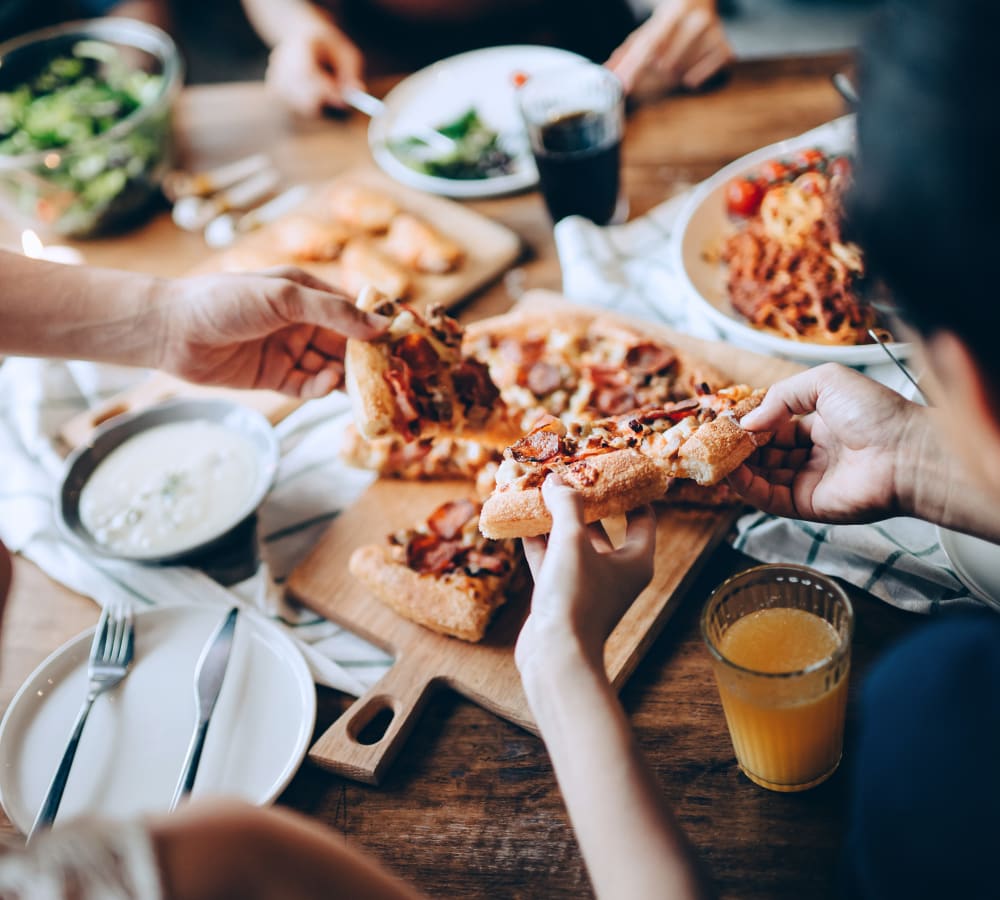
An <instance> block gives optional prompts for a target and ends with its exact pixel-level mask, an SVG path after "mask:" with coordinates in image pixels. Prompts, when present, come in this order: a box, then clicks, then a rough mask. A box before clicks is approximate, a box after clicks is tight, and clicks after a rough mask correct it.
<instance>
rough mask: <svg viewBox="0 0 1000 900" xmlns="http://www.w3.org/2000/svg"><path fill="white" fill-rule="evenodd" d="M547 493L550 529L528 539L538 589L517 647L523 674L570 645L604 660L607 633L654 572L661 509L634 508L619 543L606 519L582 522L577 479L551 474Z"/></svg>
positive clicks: (595, 661)
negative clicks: (568, 481)
mask: <svg viewBox="0 0 1000 900" xmlns="http://www.w3.org/2000/svg"><path fill="white" fill-rule="evenodd" d="M542 496H543V497H544V498H545V505H546V506H547V507H548V508H549V512H551V513H552V532H551V533H550V534H549V536H548V538H547V539H546V538H544V537H533V538H525V539H524V555H525V556H526V557H527V560H528V566H529V567H530V568H531V574H532V575H533V576H534V579H535V589H534V592H533V593H532V597H531V613H530V615H529V616H528V618H527V621H525V623H524V627H523V628H522V629H521V636H520V637H519V638H518V641H517V646H516V648H515V650H514V659H515V661H516V663H517V666H518V669H519V670H520V671H521V673H522V674H524V673H525V672H526V670H528V669H529V668H530V667H531V666H532V665H533V663H535V662H543V663H544V660H545V659H546V658H547V657H548V656H549V655H550V654H551V652H552V651H553V650H558V649H560V648H561V647H567V646H568V647H579V648H580V649H581V650H582V651H583V653H584V655H585V657H586V659H587V660H588V661H589V662H590V663H592V664H594V665H600V664H601V661H602V653H603V649H604V642H605V640H606V639H607V637H608V635H609V634H610V633H611V630H612V629H613V628H614V627H615V625H616V624H617V623H618V620H619V619H620V618H621V617H622V615H624V613H625V610H626V609H628V607H629V606H630V605H631V603H632V601H633V600H635V598H636V597H637V596H638V595H639V592H640V591H641V590H642V589H643V588H644V587H645V586H646V585H647V584H648V583H649V579H650V578H652V575H653V548H654V546H655V544H656V517H655V516H654V515H653V512H652V510H651V509H650V508H649V507H645V508H644V509H641V510H637V511H636V512H634V513H631V514H629V517H628V531H627V534H626V537H625V542H624V543H623V544H622V546H620V547H619V548H618V549H614V548H613V547H612V545H611V542H610V541H609V540H608V536H607V534H606V533H605V531H604V528H603V527H602V525H601V524H600V522H597V523H595V524H593V525H590V526H588V525H585V524H584V521H583V500H582V499H581V497H580V495H579V494H578V493H577V492H576V491H574V490H573V489H572V488H571V487H569V486H567V485H566V484H564V483H563V482H562V481H560V480H559V479H558V478H557V477H556V476H554V475H550V476H549V477H548V478H547V479H546V480H545V483H544V484H543V485H542Z"/></svg>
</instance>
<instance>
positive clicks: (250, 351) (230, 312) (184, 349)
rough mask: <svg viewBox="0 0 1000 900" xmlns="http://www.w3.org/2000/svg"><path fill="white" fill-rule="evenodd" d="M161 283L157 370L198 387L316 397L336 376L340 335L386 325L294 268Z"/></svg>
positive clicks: (339, 376) (366, 335)
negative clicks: (163, 292)
mask: <svg viewBox="0 0 1000 900" xmlns="http://www.w3.org/2000/svg"><path fill="white" fill-rule="evenodd" d="M167 284H168V285H169V286H168V288H167V291H168V296H167V297H166V298H165V302H164V303H163V304H162V310H163V311H162V316H163V318H164V324H163V331H164V337H163V340H162V341H161V346H162V356H161V359H160V368H162V369H165V370H166V371H168V372H172V373H173V374H175V375H178V376H180V377H181V378H185V379H187V380H188V381H194V382H197V383H199V384H218V385H226V386H228V387H235V388H262V389H268V390H275V391H281V392H282V393H285V394H290V395H292V396H296V397H303V398H309V397H320V396H322V395H324V394H327V393H329V392H330V391H331V390H333V389H334V388H336V387H339V386H340V385H341V384H342V382H343V380H344V348H345V345H346V339H347V338H348V337H353V338H360V339H362V340H371V339H372V338H375V337H378V336H379V335H380V334H381V333H382V332H384V331H385V328H386V327H387V326H388V320H387V319H385V318H383V317H382V316H376V315H372V314H370V313H364V312H361V310H359V309H357V307H355V305H354V303H353V301H352V300H351V298H350V297H348V296H347V295H346V294H343V293H341V292H340V291H338V290H337V289H336V288H333V287H331V286H330V285H328V284H326V283H325V282H323V281H320V280H319V279H318V278H313V277H312V276H311V275H309V274H308V273H306V272H303V271H301V270H299V269H294V268H285V269H273V270H269V271H266V272H261V273H256V274H248V275H204V276H200V277H196V278H184V279H179V280H177V281H174V282H168V283H167Z"/></svg>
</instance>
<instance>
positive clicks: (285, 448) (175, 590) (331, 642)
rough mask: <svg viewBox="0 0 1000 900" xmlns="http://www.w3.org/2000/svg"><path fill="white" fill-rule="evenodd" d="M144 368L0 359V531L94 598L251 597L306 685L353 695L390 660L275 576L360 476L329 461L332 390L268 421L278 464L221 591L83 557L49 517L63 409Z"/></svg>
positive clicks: (166, 571) (352, 492)
mask: <svg viewBox="0 0 1000 900" xmlns="http://www.w3.org/2000/svg"><path fill="white" fill-rule="evenodd" d="M145 377H148V374H147V373H145V372H142V371H140V370H136V369H125V368H118V367H114V366H98V365H94V364H92V363H81V362H68V363H63V362H51V361H44V360H37V359H16V358H11V359H7V360H6V361H4V362H3V364H2V365H0V538H2V539H3V541H4V543H5V544H6V545H7V546H8V547H9V548H10V549H11V550H12V551H17V552H19V553H21V554H23V555H24V556H25V557H27V558H28V559H30V560H32V561H33V562H34V563H36V564H37V565H38V566H39V567H40V568H41V569H42V570H43V571H45V572H46V573H47V574H48V575H49V576H51V577H52V578H54V579H55V580H56V581H58V582H60V583H62V584H64V585H66V586H67V587H69V588H72V589H73V590H75V591H78V592H79V593H81V594H84V595H85V596H88V597H91V598H93V599H94V600H96V601H97V602H98V603H102V604H103V603H106V602H108V601H109V600H111V599H113V598H116V597H120V598H125V599H128V600H130V601H131V602H132V603H133V605H134V606H135V608H137V609H140V608H142V607H144V606H154V605H161V604H162V605H169V604H178V603H191V602H197V603H206V604H215V605H217V606H219V607H220V610H221V609H223V608H225V607H226V606H230V605H232V604H234V603H236V604H238V605H239V604H242V605H246V606H251V607H253V608H255V609H257V610H259V611H260V612H262V613H264V614H265V615H267V616H268V617H269V618H270V619H271V621H273V622H275V623H276V624H277V625H278V626H279V627H281V628H282V629H284V630H285V631H286V632H287V633H288V634H290V635H291V636H292V638H293V639H295V641H296V643H297V644H298V646H299V648H300V649H301V650H302V652H303V655H304V656H305V659H306V662H307V663H308V664H309V667H310V669H311V670H312V674H313V677H314V678H315V680H316V681H317V683H319V684H322V685H326V686H327V687H332V688H336V689H338V690H341V691H344V692H346V693H349V694H352V695H354V696H358V695H360V694H361V693H363V692H364V691H365V690H366V689H367V688H368V687H369V686H370V685H372V684H374V683H375V681H377V680H378V679H379V678H380V677H381V676H382V674H383V673H384V672H385V671H386V669H387V668H388V666H389V665H390V664H391V658H390V657H388V656H387V655H386V654H385V653H384V652H383V651H381V650H379V649H377V648H376V647H373V646H372V645H370V644H369V643H367V642H366V641H363V640H362V639H361V638H359V637H357V636H355V635H353V634H351V633H350V632H349V631H346V630H345V629H343V628H340V627H339V626H337V625H334V624H333V623H331V622H329V621H327V620H326V619H323V618H321V617H319V616H317V615H316V614H314V613H312V612H311V611H309V610H304V609H301V608H299V607H297V606H293V605H292V604H290V603H287V602H286V601H285V600H284V597H283V592H282V590H281V584H282V583H283V582H284V579H285V577H286V576H287V575H288V573H289V572H290V571H291V569H292V568H293V567H294V566H295V564H296V563H297V562H298V561H299V560H301V559H302V558H303V557H304V556H305V554H306V553H308V551H309V550H310V548H311V547H312V546H313V544H315V543H316V541H317V540H318V539H319V536H320V535H321V534H322V532H323V530H324V528H325V527H326V526H327V525H328V524H329V522H330V521H331V520H332V519H333V518H334V517H335V516H336V515H337V513H338V512H339V511H340V510H341V509H343V508H344V507H345V506H346V505H347V504H349V503H351V502H352V501H353V500H354V499H355V498H357V497H358V495H359V494H360V493H361V492H362V491H363V490H364V489H365V488H366V487H367V485H368V484H369V482H370V481H371V478H372V476H371V475H370V474H369V473H366V472H360V471H358V470H356V469H351V468H349V467H347V466H345V465H343V464H342V463H340V462H339V461H338V458H337V454H336V448H337V446H338V442H339V440H340V436H341V435H342V433H343V430H344V425H345V424H346V421H347V417H348V415H349V413H348V410H347V400H346V398H345V397H344V396H343V395H331V396H330V397H327V398H324V399H322V400H314V401H311V402H309V403H306V404H305V405H303V406H302V407H301V408H300V409H298V410H297V411H296V412H295V413H294V414H293V415H291V416H289V417H288V418H287V419H286V420H285V421H284V422H282V423H281V424H280V425H279V426H278V427H277V429H276V431H277V434H278V438H279V440H280V443H281V463H280V466H279V469H278V474H277V478H276V480H275V485H274V488H273V489H272V491H271V493H270V494H269V495H268V497H267V498H266V499H265V501H264V503H263V505H262V506H261V508H260V511H259V514H258V528H257V532H258V549H259V554H260V558H261V565H260V567H259V568H258V570H257V572H256V574H255V575H254V576H253V577H252V578H250V579H248V580H247V581H244V582H242V583H240V584H237V585H235V586H233V587H231V588H228V589H227V588H224V587H222V586H221V585H220V584H218V583H216V582H215V581H213V580H212V579H211V578H209V577H208V576H207V575H206V574H204V573H203V572H201V571H199V570H197V569H193V568H189V567H185V566H144V565H139V564H135V563H126V562H117V561H113V560H105V559H101V558H98V557H95V556H94V555H93V554H90V553H88V552H87V550H86V549H83V548H82V547H80V546H79V545H78V544H76V543H75V542H74V541H72V540H70V539H68V538H67V537H65V536H64V535H63V534H62V532H61V531H60V529H59V528H58V526H57V524H56V518H55V505H54V501H55V498H56V492H57V490H58V487H59V483H60V480H61V475H62V470H63V461H62V459H61V458H60V456H59V454H58V453H57V452H56V449H55V443H54V437H55V435H56V433H57V431H58V429H59V427H60V426H61V425H62V424H63V423H64V422H65V421H66V420H67V419H69V418H70V417H72V416H73V415H76V414H77V413H79V412H82V411H83V410H85V409H87V408H88V407H90V406H92V405H94V404H96V403H97V402H99V401H100V400H102V399H106V398H107V397H109V396H112V395H113V394H116V393H118V392H119V391H121V390H124V389H125V388H128V387H131V386H132V385H134V384H135V383H136V382H137V381H138V380H141V379H142V378H145Z"/></svg>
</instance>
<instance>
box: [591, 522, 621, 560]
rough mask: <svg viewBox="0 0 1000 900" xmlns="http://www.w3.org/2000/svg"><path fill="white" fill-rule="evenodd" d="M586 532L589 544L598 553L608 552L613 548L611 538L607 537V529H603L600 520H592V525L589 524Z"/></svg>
mask: <svg viewBox="0 0 1000 900" xmlns="http://www.w3.org/2000/svg"><path fill="white" fill-rule="evenodd" d="M587 533H588V534H589V535H590V543H591V546H593V548H594V549H595V550H596V551H597V552H598V553H609V552H611V551H612V550H614V549H615V548H614V545H613V544H612V543H611V538H609V537H608V533H607V531H605V530H604V524H603V523H602V522H594V523H593V524H592V525H589V526H588V527H587Z"/></svg>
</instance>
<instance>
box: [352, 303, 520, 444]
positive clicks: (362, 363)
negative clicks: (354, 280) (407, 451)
mask: <svg viewBox="0 0 1000 900" xmlns="http://www.w3.org/2000/svg"><path fill="white" fill-rule="evenodd" d="M358 306H359V307H360V308H361V309H364V310H366V311H368V312H376V313H379V314H380V315H383V316H386V317H388V318H390V319H391V320H392V322H391V324H390V326H389V330H388V332H387V333H386V335H385V337H384V338H382V339H380V340H376V341H371V342H366V341H358V340H349V341H348V342H347V350H346V353H345V362H346V376H345V380H346V385H347V393H348V394H349V395H350V397H351V402H352V406H353V410H354V421H355V423H356V424H357V426H358V430H359V431H360V432H361V433H362V434H363V435H364V436H365V437H366V438H369V439H372V438H381V437H387V436H398V437H402V438H404V439H405V440H411V441H412V440H416V439H418V438H426V437H435V436H439V435H452V436H459V435H460V436H462V437H473V438H475V439H476V440H477V441H479V442H481V443H485V444H489V445H494V446H498V447H503V446H506V445H507V444H510V443H511V442H512V441H514V440H516V439H517V437H518V436H520V434H521V431H520V429H518V428H517V426H516V424H515V423H514V422H513V421H512V420H511V417H510V415H509V413H508V410H507V406H506V404H505V403H504V402H503V400H502V399H501V398H500V394H499V391H498V390H497V388H496V385H494V384H493V381H492V380H491V379H490V375H489V371H488V370H487V368H486V366H485V365H484V364H483V363H482V362H480V361H479V360H477V359H473V358H471V357H467V356H464V355H463V354H462V347H461V345H462V327H461V326H460V325H459V324H458V322H456V321H455V320H454V319H453V318H451V317H450V316H448V315H446V314H445V312H444V310H443V309H441V308H440V307H435V308H432V309H430V310H428V312H427V313H426V314H424V315H421V314H420V313H418V312H417V310H415V309H414V308H413V307H412V306H408V305H407V304H405V303H401V302H398V301H392V300H389V299H388V298H387V297H386V296H385V295H384V294H381V293H379V292H378V291H377V290H375V289H374V288H371V287H368V288H365V289H364V290H363V291H362V292H361V295H360V296H359V297H358Z"/></svg>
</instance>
